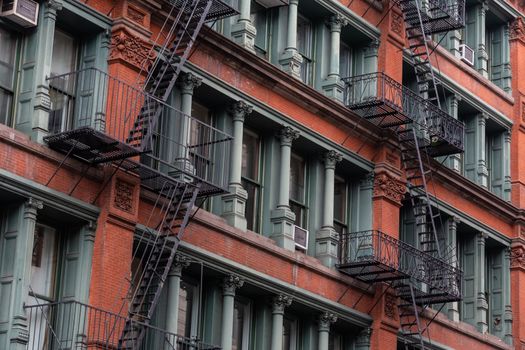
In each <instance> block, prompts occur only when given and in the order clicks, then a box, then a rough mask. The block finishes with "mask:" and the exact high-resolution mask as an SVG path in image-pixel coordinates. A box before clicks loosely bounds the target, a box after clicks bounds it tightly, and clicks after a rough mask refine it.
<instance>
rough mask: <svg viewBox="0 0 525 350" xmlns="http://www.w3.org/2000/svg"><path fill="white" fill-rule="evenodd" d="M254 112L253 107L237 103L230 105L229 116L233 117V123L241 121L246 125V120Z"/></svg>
mask: <svg viewBox="0 0 525 350" xmlns="http://www.w3.org/2000/svg"><path fill="white" fill-rule="evenodd" d="M252 111H253V106H252V105H249V104H247V103H246V102H244V101H236V102H234V103H232V104H231V105H230V107H229V108H228V114H230V115H231V116H232V117H233V121H240V122H243V123H244V118H246V116H247V115H249V114H251V113H252Z"/></svg>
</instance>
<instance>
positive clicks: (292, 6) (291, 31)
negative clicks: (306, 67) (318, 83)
mask: <svg viewBox="0 0 525 350" xmlns="http://www.w3.org/2000/svg"><path fill="white" fill-rule="evenodd" d="M298 5H299V0H290V3H289V5H288V25H287V36H286V49H285V51H284V53H283V54H282V55H281V58H280V59H279V63H280V64H281V66H282V69H283V70H284V71H285V72H286V73H288V74H290V75H291V76H293V77H295V78H297V79H301V64H302V63H303V57H302V56H301V55H300V54H299V53H298V52H297V7H298Z"/></svg>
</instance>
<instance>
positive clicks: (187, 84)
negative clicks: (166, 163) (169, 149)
mask: <svg viewBox="0 0 525 350" xmlns="http://www.w3.org/2000/svg"><path fill="white" fill-rule="evenodd" d="M201 84H202V79H200V78H199V77H197V76H196V75H195V74H193V73H183V74H181V78H180V81H179V83H178V85H179V87H180V90H181V108H180V109H181V112H182V113H183V116H182V118H180V126H179V125H177V126H178V127H179V138H178V140H179V141H180V142H179V144H180V145H181V146H178V147H179V148H180V149H179V151H178V152H177V157H178V158H177V159H176V165H177V167H178V168H179V169H182V170H185V171H187V172H193V166H192V164H191V162H190V159H189V154H188V152H189V150H188V149H187V148H186V145H187V144H188V142H189V141H190V132H191V120H190V119H189V118H187V117H185V116H191V107H192V103H193V90H195V89H196V88H198V87H199V86H201ZM184 115H185V116H184Z"/></svg>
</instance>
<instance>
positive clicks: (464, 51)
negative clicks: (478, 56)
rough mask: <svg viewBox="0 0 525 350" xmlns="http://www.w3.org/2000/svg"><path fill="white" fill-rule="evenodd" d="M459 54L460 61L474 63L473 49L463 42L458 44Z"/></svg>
mask: <svg viewBox="0 0 525 350" xmlns="http://www.w3.org/2000/svg"><path fill="white" fill-rule="evenodd" d="M459 55H460V57H461V60H462V61H464V62H467V63H468V64H470V65H471V66H473V65H474V50H472V49H471V48H470V47H469V46H467V45H465V44H462V45H459Z"/></svg>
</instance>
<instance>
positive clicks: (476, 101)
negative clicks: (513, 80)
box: [403, 50, 515, 129]
mask: <svg viewBox="0 0 525 350" xmlns="http://www.w3.org/2000/svg"><path fill="white" fill-rule="evenodd" d="M403 60H404V62H405V63H408V64H410V62H411V58H410V53H409V52H408V51H407V50H404V52H403ZM410 65H411V64H410ZM411 66H412V65H411ZM434 73H435V74H436V76H437V77H438V78H439V80H440V81H441V82H442V85H443V86H444V87H445V88H446V89H447V90H449V91H450V92H452V93H454V94H456V95H459V96H461V98H462V99H463V101H465V102H467V103H469V104H470V105H472V106H473V107H474V108H476V109H478V110H479V111H480V112H481V113H486V114H487V115H488V116H489V117H490V118H491V119H492V120H493V121H495V122H496V123H498V124H500V125H501V126H502V127H504V128H507V129H510V128H512V125H513V124H514V123H513V121H512V120H511V119H509V118H507V117H506V116H505V115H504V114H503V113H501V112H499V111H497V110H496V109H494V107H492V106H490V105H489V104H487V103H486V102H484V101H483V100H481V99H480V98H479V97H478V96H476V95H474V94H473V93H471V92H470V91H467V90H466V89H465V88H464V87H462V86H461V85H460V84H459V83H458V82H456V81H454V80H452V79H451V78H450V77H448V76H447V75H446V74H443V72H440V71H439V70H438V69H437V68H435V67H434ZM495 86H496V85H495ZM498 88H499V87H498ZM501 91H502V92H503V93H504V94H506V93H505V92H504V91H503V90H501ZM507 97H508V100H509V101H510V102H511V103H512V104H514V103H515V101H514V99H513V98H512V96H511V95H508V96H507Z"/></svg>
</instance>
